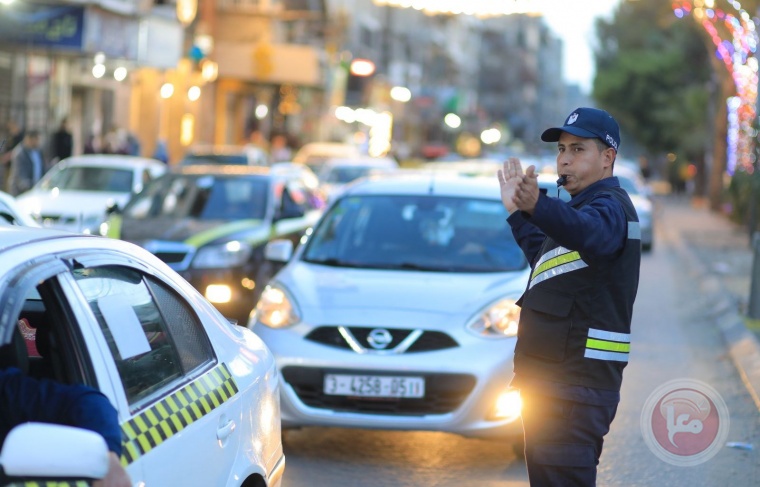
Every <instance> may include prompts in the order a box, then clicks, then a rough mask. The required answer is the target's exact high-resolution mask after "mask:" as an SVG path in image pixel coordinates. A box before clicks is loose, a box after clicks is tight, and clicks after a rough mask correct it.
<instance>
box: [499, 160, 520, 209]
mask: <svg viewBox="0 0 760 487" xmlns="http://www.w3.org/2000/svg"><path fill="white" fill-rule="evenodd" d="M497 176H498V178H499V186H500V187H501V202H502V203H503V204H504V208H506V209H507V211H508V212H509V213H512V212H514V211H515V210H516V209H517V202H516V201H515V192H516V191H517V188H518V187H519V185H520V183H521V182H522V180H523V170H522V165H521V164H520V160H519V159H517V158H516V157H510V158H509V159H507V160H506V161H504V167H503V168H502V169H499V171H498V173H497Z"/></svg>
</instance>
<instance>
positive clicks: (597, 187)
mask: <svg viewBox="0 0 760 487" xmlns="http://www.w3.org/2000/svg"><path fill="white" fill-rule="evenodd" d="M619 187H620V181H618V178H617V176H610V177H608V178H604V179H600V180H599V181H597V182H595V183H593V184H592V185H591V186H589V187H588V188H586V189H584V190H583V191H581V192H580V193H578V194H576V195H575V196H573V197H572V198H571V199H570V203H571V204H572V205H573V206H575V205H577V204H580V203H583V202H584V201H586V200H587V199H589V197H591V196H592V195H594V194H596V193H597V192H599V191H601V190H604V189H607V188H619Z"/></svg>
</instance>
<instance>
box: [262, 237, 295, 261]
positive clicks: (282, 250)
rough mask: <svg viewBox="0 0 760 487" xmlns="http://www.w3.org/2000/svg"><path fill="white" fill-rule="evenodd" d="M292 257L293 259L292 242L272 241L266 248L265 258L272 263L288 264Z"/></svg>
mask: <svg viewBox="0 0 760 487" xmlns="http://www.w3.org/2000/svg"><path fill="white" fill-rule="evenodd" d="M291 257H293V242H291V241H290V240H284V239H278V240H272V241H271V242H269V243H268V244H267V245H266V247H264V258H266V259H267V260H271V261H272V262H287V261H289V260H290V258H291Z"/></svg>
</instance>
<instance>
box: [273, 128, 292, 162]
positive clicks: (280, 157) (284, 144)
mask: <svg viewBox="0 0 760 487" xmlns="http://www.w3.org/2000/svg"><path fill="white" fill-rule="evenodd" d="M292 159H293V151H292V150H291V149H290V146H289V144H288V136H287V135H285V134H275V135H274V136H272V143H271V145H270V146H269V162H290V161H291V160H292Z"/></svg>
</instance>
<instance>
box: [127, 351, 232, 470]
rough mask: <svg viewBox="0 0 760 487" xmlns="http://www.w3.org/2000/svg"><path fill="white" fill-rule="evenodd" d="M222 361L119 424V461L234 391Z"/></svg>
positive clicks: (161, 439) (140, 453) (129, 459)
mask: <svg viewBox="0 0 760 487" xmlns="http://www.w3.org/2000/svg"><path fill="white" fill-rule="evenodd" d="M237 392H238V388H237V384H236V383H235V380H234V379H233V378H232V375H231V374H230V371H229V369H228V368H227V366H226V365H225V364H222V365H220V366H218V367H216V368H214V369H212V370H211V371H210V372H208V373H206V374H205V375H203V376H202V377H200V378H198V379H196V380H194V381H193V382H191V383H190V384H187V385H186V386H185V387H183V388H182V389H179V390H178V391H175V392H174V393H173V394H171V395H170V396H167V397H165V398H163V399H162V400H160V401H159V402H157V403H156V404H154V405H153V406H151V407H150V408H149V409H146V410H145V411H143V412H141V413H140V414H139V415H137V416H135V417H134V418H132V419H130V420H129V421H127V422H126V423H124V424H122V425H121V430H122V433H123V435H124V438H125V440H124V442H123V445H122V446H123V448H122V450H123V451H122V454H121V464H122V465H124V466H127V465H129V464H130V463H132V462H134V461H135V460H137V459H138V458H140V457H141V456H143V455H145V454H146V453H148V452H149V451H151V450H152V449H153V448H155V447H157V446H158V445H160V444H161V443H163V442H164V441H166V440H167V439H169V438H171V437H172V436H174V435H175V434H177V433H179V432H180V431H182V430H183V429H185V428H186V427H187V426H189V425H190V424H192V423H194V422H195V421H197V420H199V419H201V418H202V417H203V416H205V415H206V414H208V413H210V412H211V411H213V410H214V409H215V408H217V407H219V406H220V405H222V404H223V403H224V402H226V401H227V400H228V399H230V398H231V397H232V396H234V395H235V394H237Z"/></svg>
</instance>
